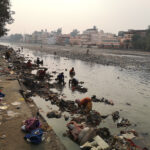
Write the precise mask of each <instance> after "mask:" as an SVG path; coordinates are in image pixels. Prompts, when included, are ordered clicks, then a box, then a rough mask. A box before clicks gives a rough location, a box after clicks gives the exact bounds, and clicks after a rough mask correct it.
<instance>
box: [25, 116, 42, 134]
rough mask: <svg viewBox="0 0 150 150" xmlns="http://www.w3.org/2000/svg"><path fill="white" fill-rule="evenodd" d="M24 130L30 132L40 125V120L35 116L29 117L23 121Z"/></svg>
mask: <svg viewBox="0 0 150 150" xmlns="http://www.w3.org/2000/svg"><path fill="white" fill-rule="evenodd" d="M24 125H25V131H27V132H31V131H32V130H34V129H37V128H39V127H40V121H39V120H38V119H37V118H31V119H28V120H26V121H25V123H24Z"/></svg>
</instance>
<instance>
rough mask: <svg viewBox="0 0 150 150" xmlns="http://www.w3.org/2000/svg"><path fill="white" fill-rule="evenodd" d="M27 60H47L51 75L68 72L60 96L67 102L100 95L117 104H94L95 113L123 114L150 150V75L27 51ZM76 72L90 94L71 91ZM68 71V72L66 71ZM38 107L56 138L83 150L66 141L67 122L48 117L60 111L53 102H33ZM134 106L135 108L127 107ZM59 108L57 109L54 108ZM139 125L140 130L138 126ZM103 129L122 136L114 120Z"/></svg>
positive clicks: (45, 63)
mask: <svg viewBox="0 0 150 150" xmlns="http://www.w3.org/2000/svg"><path fill="white" fill-rule="evenodd" d="M22 54H24V55H25V56H26V57H30V58H33V59H35V57H40V58H41V59H43V60H44V66H46V67H47V68H48V72H50V73H51V72H52V71H57V72H64V74H65V76H66V78H65V81H66V82H67V84H66V86H65V87H64V88H63V89H59V91H57V92H61V93H63V94H65V96H66V98H65V99H67V100H75V99H76V98H84V97H85V96H92V95H96V96H97V97H105V98H108V99H111V100H113V102H114V103H115V105H114V106H108V105H105V104H103V103H94V106H93V109H96V110H97V111H99V112H100V113H101V114H103V115H105V114H111V113H112V112H114V111H116V110H121V112H120V115H121V116H122V117H124V118H128V119H129V120H130V121H131V123H133V126H132V127H131V128H134V129H135V130H136V131H138V132H139V133H140V138H141V143H140V142H139V143H138V144H140V145H141V146H142V145H145V146H147V147H150V119H149V115H150V72H140V71H132V70H125V69H121V68H118V67H113V66H103V65H99V64H95V63H91V62H83V61H80V60H72V59H67V58H63V57H57V56H53V55H49V54H46V53H41V52H35V51H31V50H28V49H24V51H23V52H22ZM71 67H74V68H75V71H76V78H77V79H78V80H79V81H84V82H85V83H84V85H83V86H84V87H87V88H88V92H87V93H85V94H81V93H79V92H76V91H75V92H72V91H71V90H70V89H69V86H68V81H69V70H70V69H71ZM65 69H68V71H65ZM33 99H34V100H35V102H36V104H37V105H38V106H39V107H40V108H41V109H42V113H43V115H44V116H45V119H46V120H47V121H48V123H49V124H50V125H51V126H52V127H53V129H54V130H55V132H56V134H57V135H58V136H59V137H60V139H61V141H62V142H63V143H64V145H65V146H66V147H67V148H68V149H69V150H77V149H79V147H78V146H77V145H76V144H75V143H74V142H72V141H71V140H69V139H68V138H67V137H63V136H62V134H63V133H64V132H65V131H66V129H67V128H66V126H65V125H66V123H67V122H66V121H64V118H61V119H48V118H47V117H46V113H47V112H48V111H50V108H53V109H56V110H57V109H58V108H57V107H56V106H51V104H50V102H45V101H44V100H43V99H41V98H40V97H36V98H33ZM126 103H130V104H131V106H129V105H126ZM54 107H55V108H54ZM135 124H136V126H135ZM100 126H106V127H109V128H110V129H111V131H112V133H116V134H118V133H119V130H118V129H117V128H116V126H115V125H114V123H113V122H112V119H111V117H108V119H107V120H105V122H103V123H102V124H101V125H100ZM147 133H148V134H147Z"/></svg>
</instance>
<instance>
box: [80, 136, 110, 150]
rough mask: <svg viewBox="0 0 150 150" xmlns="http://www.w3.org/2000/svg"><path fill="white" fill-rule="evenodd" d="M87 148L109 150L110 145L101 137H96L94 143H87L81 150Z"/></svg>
mask: <svg viewBox="0 0 150 150" xmlns="http://www.w3.org/2000/svg"><path fill="white" fill-rule="evenodd" d="M85 147H89V148H91V150H106V149H108V148H109V145H108V144H107V143H106V142H105V141H104V140H103V139H102V138H101V137H100V136H96V137H95V138H94V141H93V142H91V143H90V142H86V143H85V144H84V145H82V146H80V148H81V149H83V148H85Z"/></svg>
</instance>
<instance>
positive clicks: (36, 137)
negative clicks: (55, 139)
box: [24, 129, 43, 144]
mask: <svg viewBox="0 0 150 150" xmlns="http://www.w3.org/2000/svg"><path fill="white" fill-rule="evenodd" d="M42 136H43V131H42V129H35V130H33V131H32V132H31V133H29V134H26V136H25V137H24V139H25V140H27V141H28V142H31V143H33V144H40V143H41V142H42Z"/></svg>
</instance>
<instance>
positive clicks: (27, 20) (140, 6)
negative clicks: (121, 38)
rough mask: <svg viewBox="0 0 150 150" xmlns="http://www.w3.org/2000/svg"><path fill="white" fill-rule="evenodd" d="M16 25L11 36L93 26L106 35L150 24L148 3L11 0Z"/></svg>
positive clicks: (146, 0)
mask: <svg viewBox="0 0 150 150" xmlns="http://www.w3.org/2000/svg"><path fill="white" fill-rule="evenodd" d="M11 4H12V10H14V11H15V12H16V14H15V15H14V19H15V22H14V23H13V24H12V25H9V26H8V27H9V29H10V33H23V34H24V33H32V32H33V31H34V30H41V29H47V30H48V31H51V30H56V29H57V28H59V27H62V28H63V33H69V32H70V31H72V30H73V29H78V30H80V31H83V30H85V29H87V28H90V27H93V25H96V26H97V27H98V28H99V29H103V30H104V31H105V32H112V33H117V32H118V31H119V30H127V29H144V28H147V26H148V25H150V0H11Z"/></svg>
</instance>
